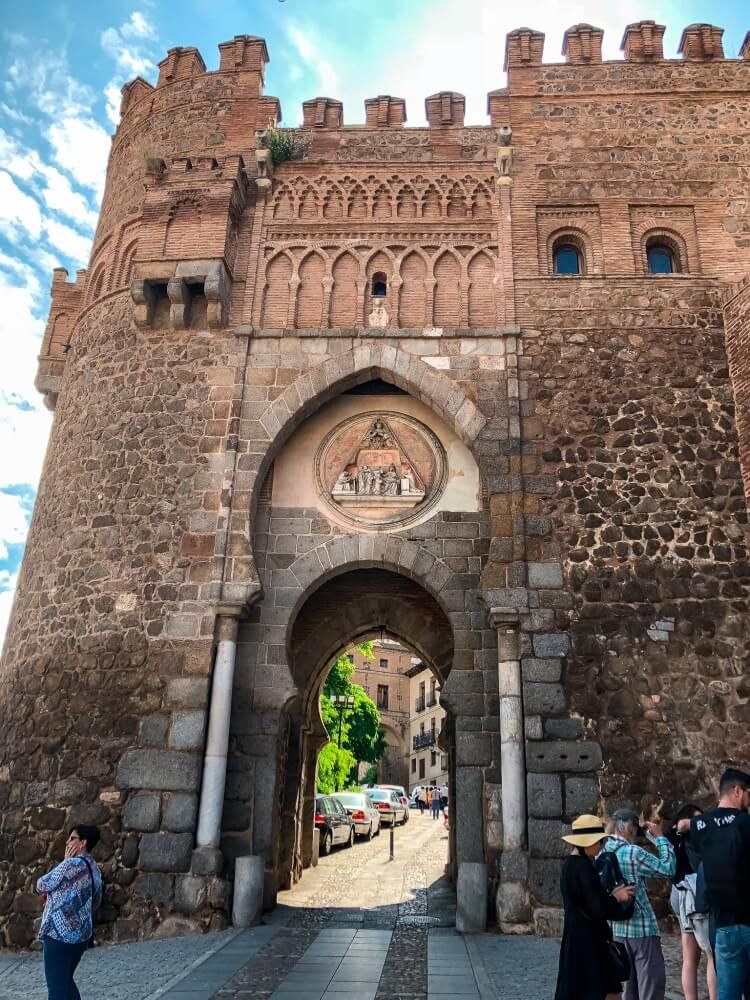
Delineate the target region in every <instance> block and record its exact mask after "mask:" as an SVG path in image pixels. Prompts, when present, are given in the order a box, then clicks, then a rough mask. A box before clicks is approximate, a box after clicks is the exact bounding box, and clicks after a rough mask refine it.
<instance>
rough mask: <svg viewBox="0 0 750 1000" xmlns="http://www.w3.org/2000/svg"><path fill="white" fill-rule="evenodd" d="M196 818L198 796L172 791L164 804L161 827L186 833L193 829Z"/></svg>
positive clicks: (174, 831)
mask: <svg viewBox="0 0 750 1000" xmlns="http://www.w3.org/2000/svg"><path fill="white" fill-rule="evenodd" d="M197 818H198V796H197V795H189V794H186V793H184V792H172V794H171V795H169V796H168V797H167V801H166V802H165V804H164V816H163V818H162V829H164V830H169V831H170V832H172V833H186V832H190V831H193V830H194V829H195V824H196V820H197Z"/></svg>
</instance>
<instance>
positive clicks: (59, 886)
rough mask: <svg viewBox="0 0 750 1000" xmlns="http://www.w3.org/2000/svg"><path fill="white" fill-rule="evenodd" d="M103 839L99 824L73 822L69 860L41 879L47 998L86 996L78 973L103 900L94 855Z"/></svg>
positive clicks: (78, 998) (67, 852)
mask: <svg viewBox="0 0 750 1000" xmlns="http://www.w3.org/2000/svg"><path fill="white" fill-rule="evenodd" d="M98 843H99V830H98V829H97V827H95V826H89V825H87V824H84V823H79V824H78V826H74V827H73V829H72V830H71V831H70V834H69V835H68V840H67V843H66V844H65V859H64V861H62V862H61V863H60V864H59V865H57V867H56V868H53V869H52V871H51V872H48V874H47V875H43V876H42V877H41V878H40V879H39V880H38V881H37V883H36V891H37V892H39V893H41V894H42V895H43V897H44V912H43V914H42V923H41V926H40V928H39V939H40V941H41V942H42V947H43V950H44V976H45V979H46V980H47V995H48V1000H81V994H80V993H79V992H78V987H77V986H76V984H75V982H74V979H73V976H74V975H75V971H76V968H77V967H78V963H79V962H80V961H81V958H82V956H83V953H84V951H86V949H87V948H90V947H92V945H93V942H94V925H93V914H94V910H96V909H98V907H99V906H100V905H101V902H102V877H101V874H100V872H99V868H98V866H97V864H96V861H94V859H93V858H92V857H91V853H90V852H91V851H93V849H94V848H95V847H96V845H97V844H98Z"/></svg>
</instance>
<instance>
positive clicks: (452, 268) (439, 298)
mask: <svg viewBox="0 0 750 1000" xmlns="http://www.w3.org/2000/svg"><path fill="white" fill-rule="evenodd" d="M433 274H434V276H435V297H434V304H433V322H434V324H435V326H453V327H455V326H459V325H460V322H461V319H460V317H461V264H460V263H459V261H458V258H457V257H456V256H455V254H453V253H451V252H450V250H445V251H443V253H442V254H441V255H440V256H439V257H438V259H437V260H436V261H435V268H434V271H433Z"/></svg>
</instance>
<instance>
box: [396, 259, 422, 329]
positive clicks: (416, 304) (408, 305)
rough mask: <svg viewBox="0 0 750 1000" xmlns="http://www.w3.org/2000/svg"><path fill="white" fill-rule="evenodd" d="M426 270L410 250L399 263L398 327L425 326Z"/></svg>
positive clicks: (420, 260)
mask: <svg viewBox="0 0 750 1000" xmlns="http://www.w3.org/2000/svg"><path fill="white" fill-rule="evenodd" d="M426 276H427V268H426V266H425V261H424V259H423V258H422V256H421V254H419V253H417V252H416V251H414V250H412V251H411V252H410V253H408V254H407V255H406V256H405V257H404V259H403V261H402V262H401V280H402V282H403V284H402V285H401V296H400V298H399V309H398V325H399V326H402V327H418V326H424V325H425V283H424V282H425V277H426Z"/></svg>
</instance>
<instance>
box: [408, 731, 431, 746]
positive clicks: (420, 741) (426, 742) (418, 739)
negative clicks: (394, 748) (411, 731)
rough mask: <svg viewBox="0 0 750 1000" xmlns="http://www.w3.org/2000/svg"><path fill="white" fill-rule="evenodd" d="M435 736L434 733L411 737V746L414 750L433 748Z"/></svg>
mask: <svg viewBox="0 0 750 1000" xmlns="http://www.w3.org/2000/svg"><path fill="white" fill-rule="evenodd" d="M436 741H437V736H436V734H435V733H432V732H430V733H420V734H419V736H413V737H412V744H413V747H414V749H415V750H424V748H425V747H432V746H435V743H436Z"/></svg>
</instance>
